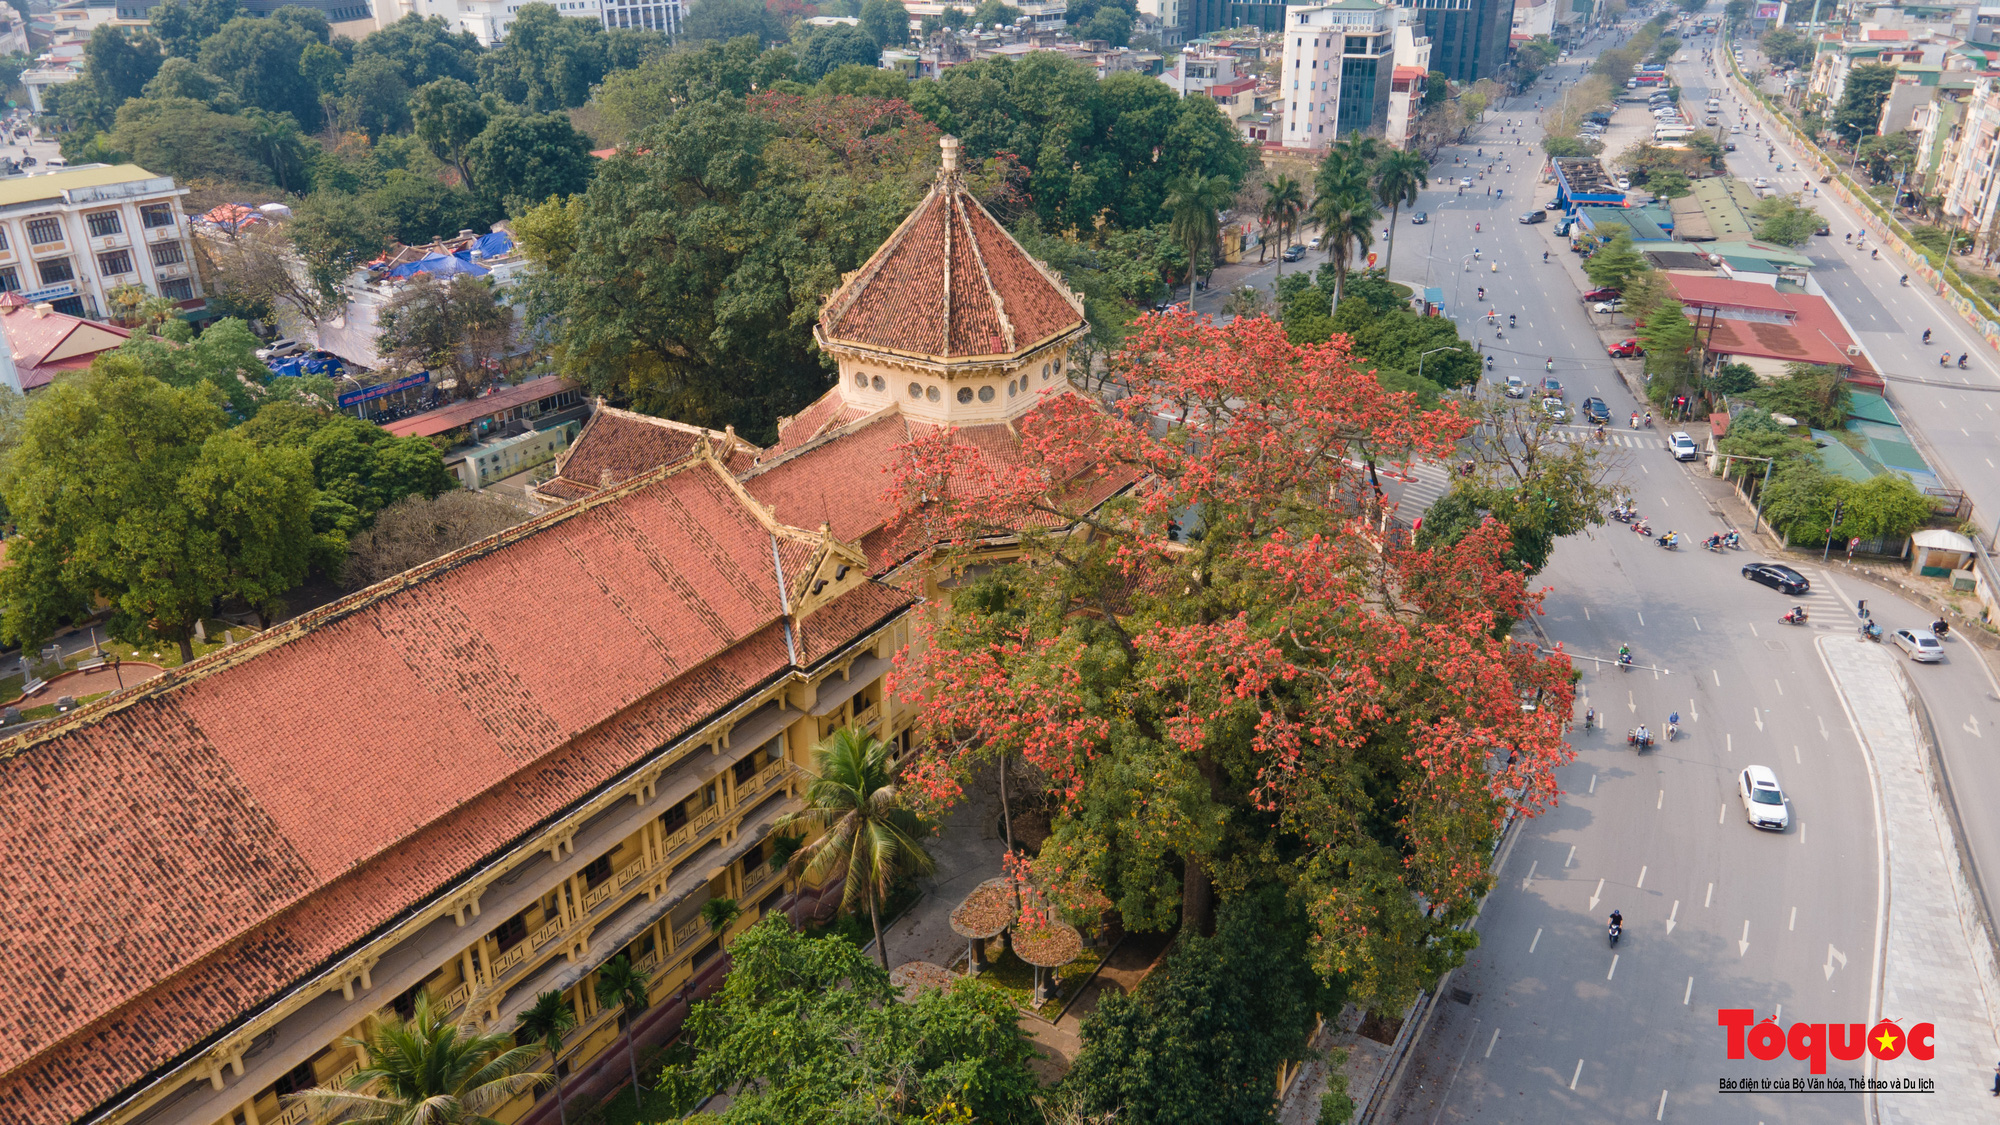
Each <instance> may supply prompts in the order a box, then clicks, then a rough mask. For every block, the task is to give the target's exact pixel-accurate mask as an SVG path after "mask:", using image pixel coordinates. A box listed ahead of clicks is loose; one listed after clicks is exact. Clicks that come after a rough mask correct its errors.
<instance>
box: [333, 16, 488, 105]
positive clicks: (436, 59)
mask: <svg viewBox="0 0 2000 1125" xmlns="http://www.w3.org/2000/svg"><path fill="white" fill-rule="evenodd" d="M479 53H480V46H479V40H477V39H475V38H473V36H472V33H471V32H470V31H453V30H452V29H451V25H450V24H448V23H446V22H445V21H444V17H442V16H419V15H416V14H415V13H412V14H410V15H407V16H404V17H403V18H402V19H399V20H397V21H396V22H395V23H392V24H390V25H389V26H387V27H384V28H381V29H379V30H377V31H374V32H372V33H370V34H369V35H367V36H366V37H365V38H363V39H362V40H361V42H359V43H356V44H355V45H354V62H355V65H357V66H358V65H360V64H361V63H364V62H367V61H368V60H369V59H377V58H380V59H387V60H389V61H390V62H392V63H394V64H396V69H397V72H398V73H400V74H401V75H402V76H403V81H405V82H407V83H409V84H410V86H411V87H412V88H415V87H418V86H422V85H424V84H425V83H427V82H435V81H437V80H438V79H440V78H456V79H458V80H459V81H460V82H466V83H470V82H473V81H475V80H476V79H477V78H478V77H479V72H478V71H477V70H476V69H475V67H474V63H473V60H475V59H477V58H478V57H479Z"/></svg>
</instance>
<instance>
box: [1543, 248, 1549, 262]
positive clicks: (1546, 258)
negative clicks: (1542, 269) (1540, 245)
mask: <svg viewBox="0 0 2000 1125" xmlns="http://www.w3.org/2000/svg"><path fill="white" fill-rule="evenodd" d="M1548 260H1549V252H1548V251H1547V250H1544V251H1542V261H1544V262H1546V261H1548Z"/></svg>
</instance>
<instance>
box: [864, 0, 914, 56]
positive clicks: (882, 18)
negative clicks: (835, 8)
mask: <svg viewBox="0 0 2000 1125" xmlns="http://www.w3.org/2000/svg"><path fill="white" fill-rule="evenodd" d="M860 27H861V32H862V34H864V35H866V36H868V38H869V39H870V40H871V41H872V42H873V43H874V44H875V50H876V60H877V62H879V61H880V57H881V52H882V51H883V50H885V49H887V48H889V47H900V46H902V45H903V44H905V43H908V42H909V41H910V13H909V10H908V9H906V8H904V7H903V6H902V5H901V4H899V3H897V2H896V0H861V24H860ZM869 65H871V66H873V65H876V64H875V63H870V64H869Z"/></svg>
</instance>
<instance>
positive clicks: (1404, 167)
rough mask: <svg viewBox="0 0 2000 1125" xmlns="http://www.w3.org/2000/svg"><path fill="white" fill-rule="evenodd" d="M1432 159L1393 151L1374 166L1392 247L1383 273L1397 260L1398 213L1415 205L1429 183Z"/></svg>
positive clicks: (1385, 258) (1378, 192)
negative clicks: (1419, 194)
mask: <svg viewBox="0 0 2000 1125" xmlns="http://www.w3.org/2000/svg"><path fill="white" fill-rule="evenodd" d="M1430 183H1431V162H1430V161H1428V160H1425V159H1424V158H1423V157H1421V156H1419V155H1417V154H1416V153H1414V152H1408V151H1405V152H1392V153H1390V154H1389V155H1388V157H1387V158H1385V159H1384V160H1383V161H1382V163H1381V164H1379V165H1377V166H1376V168H1375V202H1377V203H1380V204H1381V205H1382V206H1384V207H1387V208H1388V209H1389V249H1388V252H1387V253H1386V254H1384V255H1383V258H1382V272H1383V274H1384V275H1387V274H1388V272H1389V266H1390V264H1391V263H1393V262H1394V261H1395V260H1396V216H1397V215H1399V214H1401V213H1402V210H1403V207H1404V205H1405V204H1408V205H1410V206H1415V205H1416V202H1417V193H1418V192H1419V191H1421V190H1422V189H1424V188H1427V187H1429V186H1430Z"/></svg>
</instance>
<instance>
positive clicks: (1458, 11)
mask: <svg viewBox="0 0 2000 1125" xmlns="http://www.w3.org/2000/svg"><path fill="white" fill-rule="evenodd" d="M1396 2H1397V3H1398V4H1400V5H1401V6H1403V7H1405V8H1408V9H1410V10H1411V11H1412V12H1414V13H1416V14H1417V15H1418V16H1419V17H1421V19H1422V22H1423V34H1424V37H1425V38H1427V39H1429V40H1430V42H1431V52H1432V54H1431V69H1432V70H1435V71H1438V72H1440V73H1442V74H1443V75H1444V76H1445V77H1446V78H1449V79H1451V80H1452V81H1453V82H1477V81H1479V80H1480V79H1482V78H1494V77H1497V76H1498V75H1499V73H1500V68H1501V67H1504V66H1506V65H1507V42H1508V36H1509V34H1510V33H1511V32H1512V30H1513V26H1514V4H1513V0H1396Z"/></svg>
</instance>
